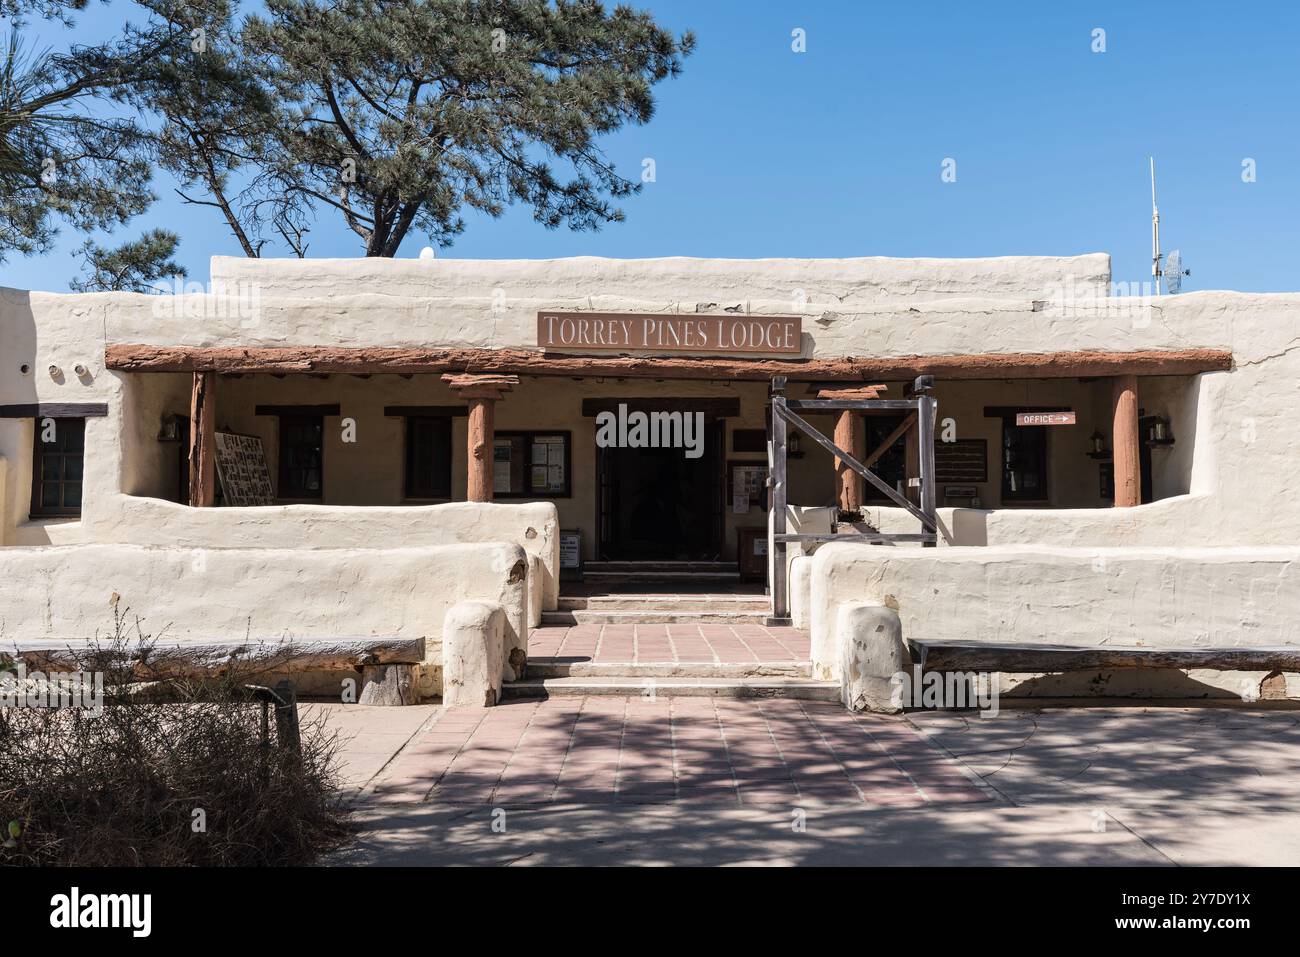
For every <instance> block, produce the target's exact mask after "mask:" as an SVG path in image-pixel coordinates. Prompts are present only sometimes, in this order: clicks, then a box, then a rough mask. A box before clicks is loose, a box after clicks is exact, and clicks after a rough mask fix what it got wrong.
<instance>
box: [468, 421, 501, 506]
mask: <svg viewBox="0 0 1300 957" xmlns="http://www.w3.org/2000/svg"><path fill="white" fill-rule="evenodd" d="M496 404H497V400H496V399H470V400H469V484H468V487H467V492H466V495H465V497H466V498H467V499H468V500H469V501H471V502H490V501H492V490H493V488H494V487H495V486H494V482H495V475H494V470H493V461H492V453H493V448H492V445H493V443H492V434H493V432H494V431H495V428H494V426H495V420H496Z"/></svg>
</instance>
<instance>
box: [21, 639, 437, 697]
mask: <svg viewBox="0 0 1300 957" xmlns="http://www.w3.org/2000/svg"><path fill="white" fill-rule="evenodd" d="M424 644H425V642H424V639H423V638H382V637H362V638H295V639H292V640H286V641H280V640H267V641H256V640H247V639H243V640H229V639H227V640H221V641H203V640H201V639H196V640H187V641H177V640H168V641H153V642H149V643H147V644H146V645H145V646H143V647H141V646H139V644H138V643H134V642H133V643H130V644H129V645H128V646H127V648H128V650H129V649H131V647H132V646H134V651H135V652H138V654H137V653H132V654H131V655H130V657H129V660H128V659H127V658H125V657H124V656H123V654H122V651H123V649H122V647H121V646H120V645H118V646H114V645H113V644H112V643H111V642H108V641H102V642H100V643H99V644H98V645H95V644H93V643H89V642H73V641H66V640H63V639H58V638H36V639H27V640H19V641H14V642H9V643H6V644H3V645H0V655H8V656H10V657H15V658H22V659H23V662H24V663H25V664H26V666H27V668H28V670H29V671H45V672H55V671H76V670H81V671H103V670H107V669H109V668H122V667H124V666H126V665H128V664H129V665H130V667H131V670H132V672H133V673H134V675H135V677H136V678H137V679H139V680H140V681H157V680H161V679H167V678H207V677H233V678H240V679H251V678H254V677H257V676H260V675H266V674H271V673H274V674H292V673H295V672H299V673H301V672H306V671H354V672H356V671H359V672H360V673H361V693H360V695H359V696H358V699H357V703H358V704H369V705H405V704H415V703H416V702H417V698H418V692H417V689H416V681H415V674H414V671H415V666H416V665H419V664H421V663H422V662H423V661H424Z"/></svg>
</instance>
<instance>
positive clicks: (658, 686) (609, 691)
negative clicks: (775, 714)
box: [502, 675, 840, 701]
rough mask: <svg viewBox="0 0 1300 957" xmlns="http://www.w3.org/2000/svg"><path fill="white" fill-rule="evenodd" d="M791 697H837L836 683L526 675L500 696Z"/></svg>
mask: <svg viewBox="0 0 1300 957" xmlns="http://www.w3.org/2000/svg"><path fill="white" fill-rule="evenodd" d="M652 692H653V693H654V694H655V695H656V696H658V697H665V698H669V697H691V698H696V697H715V698H791V699H796V700H799V701H839V700H840V686H839V683H838V682H834V681H813V680H811V679H808V678H777V677H770V678H769V677H762V678H759V677H751V678H690V677H666V678H655V677H647V678H637V677H634V676H629V675H621V676H613V675H611V676H608V677H602V678H596V677H570V678H528V679H525V680H523V681H507V682H506V683H505V685H504V686H503V687H502V697H504V698H515V699H518V698H554V697H582V696H585V695H611V696H622V697H643V696H647V695H649V694H650V693H652Z"/></svg>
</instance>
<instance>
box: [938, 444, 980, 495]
mask: <svg viewBox="0 0 1300 957" xmlns="http://www.w3.org/2000/svg"><path fill="white" fill-rule="evenodd" d="M934 473H935V474H934V480H935V481H936V482H937V483H939V484H946V483H948V482H953V483H958V484H969V483H971V482H987V481H988V480H989V443H988V440H987V439H956V440H954V441H952V442H936V443H934Z"/></svg>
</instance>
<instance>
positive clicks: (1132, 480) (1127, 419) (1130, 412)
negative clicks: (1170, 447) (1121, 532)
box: [1111, 375, 1142, 508]
mask: <svg viewBox="0 0 1300 957" xmlns="http://www.w3.org/2000/svg"><path fill="white" fill-rule="evenodd" d="M1111 382H1112V392H1111V403H1112V407H1113V409H1114V414H1115V418H1114V431H1113V433H1112V435H1111V443H1112V446H1113V448H1114V463H1115V507H1116V508H1131V507H1133V506H1134V505H1138V504H1140V503H1141V501H1142V470H1141V466H1140V464H1139V462H1140V459H1139V451H1140V450H1139V444H1138V443H1139V439H1138V395H1137V387H1138V386H1137V376H1135V375H1119V376H1115V378H1114V379H1113V380H1111Z"/></svg>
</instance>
